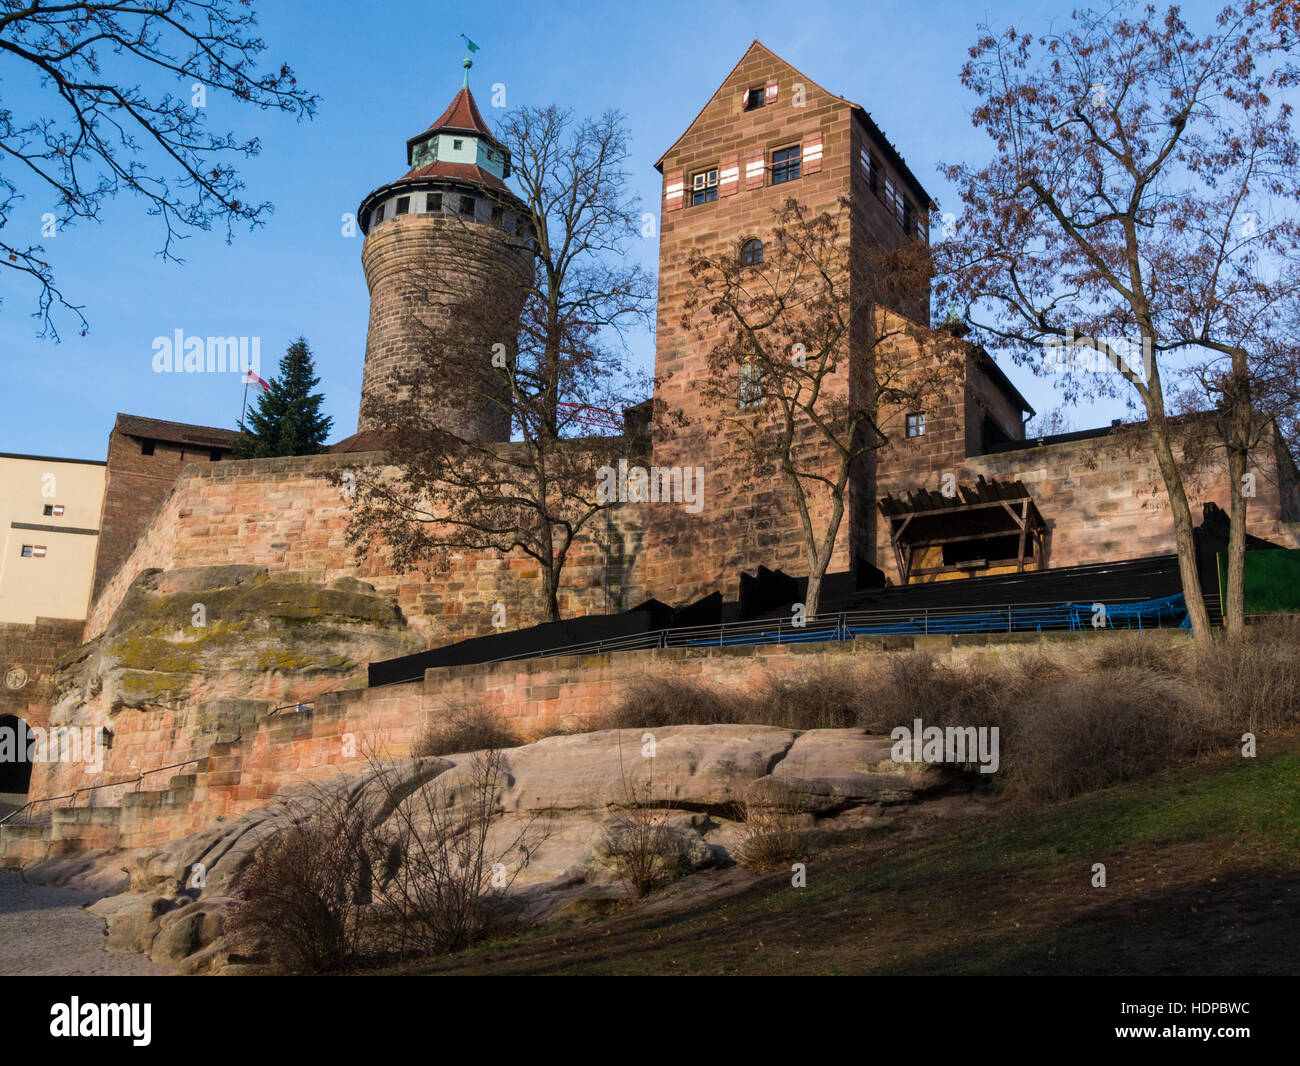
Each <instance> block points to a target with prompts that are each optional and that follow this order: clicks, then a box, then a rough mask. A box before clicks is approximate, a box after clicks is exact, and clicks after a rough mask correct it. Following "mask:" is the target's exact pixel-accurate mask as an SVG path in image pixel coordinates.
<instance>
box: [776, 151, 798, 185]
mask: <svg viewBox="0 0 1300 1066" xmlns="http://www.w3.org/2000/svg"><path fill="white" fill-rule="evenodd" d="M798 176H799V146H798V145H795V146H794V147H792V148H778V149H777V150H776V151H775V152H773V153H772V184H773V185H781V184H783V183H785V182H787V181H794V179H795V178H797V177H798Z"/></svg>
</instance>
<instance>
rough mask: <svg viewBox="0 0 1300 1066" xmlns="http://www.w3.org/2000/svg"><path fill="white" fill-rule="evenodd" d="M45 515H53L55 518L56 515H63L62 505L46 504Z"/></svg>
mask: <svg viewBox="0 0 1300 1066" xmlns="http://www.w3.org/2000/svg"><path fill="white" fill-rule="evenodd" d="M45 513H46V514H48V515H54V516H56V517H57V516H58V515H61V514H63V504H61V503H47V504H46V505H45Z"/></svg>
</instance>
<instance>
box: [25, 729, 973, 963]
mask: <svg viewBox="0 0 1300 1066" xmlns="http://www.w3.org/2000/svg"><path fill="white" fill-rule="evenodd" d="M647 743H649V744H651V747H649V748H647ZM890 747H891V742H890V740H889V738H888V737H886V736H880V735H872V734H869V733H866V732H865V731H863V730H861V729H818V730H810V731H807V732H802V733H800V732H795V731H792V730H788V729H778V728H775V727H770V726H740V725H710V726H670V727H665V728H661V729H656V730H653V731H652V732H651V731H643V730H605V731H601V732H596V733H584V734H577V735H572V736H555V737H548V738H546V739H544V740H540V741H537V742H536V743H533V744H528V745H524V746H522V747H518V748H512V749H508V750H507V751H505V752H504V753H503V760H504V761H503V763H502V768H501V773H500V777H499V780H498V783H497V785H496V787H495V788H494V791H493V798H492V801H491V809H492V812H493V813H492V824H491V829H490V831H489V833H488V837H487V844H486V848H485V853H486V854H487V856H488V858H489V861H495V860H496V859H497V858H499V859H500V860H501V861H502V862H504V863H505V864H506V865H507V866H508V867H510V868H511V869H512V871H513V881H512V883H511V885H510V889H509V893H508V894H509V896H511V897H513V902H514V903H515V905H516V908H517V914H518V916H519V917H520V918H522V919H523V920H525V921H526V922H529V923H532V922H541V921H552V920H555V919H557V918H562V917H564V916H565V915H566V914H574V913H582V912H584V911H587V910H589V909H590V908H591V907H592V906H601V905H604V904H608V903H609V902H610V901H613V900H617V899H619V898H621V897H623V896H625V895H626V894H627V891H628V890H627V888H626V887H625V885H624V884H623V882H622V881H621V880H620V878H619V876H618V872H617V869H616V867H615V863H614V862H613V861H612V860H611V855H610V851H611V847H616V846H617V841H618V839H619V834H620V833H626V832H628V829H627V819H628V813H627V812H628V811H629V810H630V809H638V808H640V809H645V808H652V809H653V810H655V811H656V812H658V813H657V814H656V815H655V817H658V818H661V819H662V823H663V825H664V826H665V830H666V832H668V833H669V834H671V835H672V837H673V838H674V839H675V840H676V842H677V852H678V854H679V855H680V862H681V863H682V872H689V871H704V870H716V869H719V868H723V869H727V868H733V867H734V864H735V860H736V856H737V854H738V851H739V849H740V847H741V846H742V845H743V843H744V841H745V838H746V829H745V823H744V821H743V817H744V815H743V810H742V807H741V806H739V805H741V804H744V803H746V802H748V803H750V804H763V803H766V804H768V805H769V806H770V807H773V808H777V809H779V810H781V811H782V812H784V816H785V817H786V818H789V819H793V821H794V823H795V824H797V827H798V832H800V833H802V834H808V835H810V836H812V837H815V838H819V839H822V840H824V841H827V842H829V841H831V840H833V839H835V838H836V837H837V836H838V835H840V834H843V833H858V834H860V833H861V831H863V830H864V829H865V830H870V829H876V828H879V829H893V828H899V827H900V823H901V824H903V825H905V824H906V821H907V820H908V819H912V818H916V817H917V816H918V814H919V812H926V816H927V817H928V816H929V815H930V814H937V813H940V811H942V812H943V816H944V817H952V816H957V817H966V816H972V815H979V814H981V813H983V804H982V803H981V802H980V801H979V799H978V798H977V797H973V796H963V795H960V794H958V795H954V794H953V792H952V786H953V779H952V777H951V775H948V774H945V773H943V772H942V771H940V770H938V769H937V768H934V767H924V766H916V765H908V764H899V763H895V762H893V761H892V759H891V758H890ZM647 752H652V753H653V754H652V755H648V754H647ZM480 773H481V766H480V765H479V764H478V763H477V762H476V760H475V758H474V757H473V756H472V755H470V754H460V755H448V756H446V757H429V758H423V759H407V760H399V761H395V762H391V763H385V764H382V765H377V766H373V767H371V768H370V769H369V770H367V771H366V772H365V773H362V774H358V775H354V776H350V777H347V778H343V777H340V778H338V779H335V780H334V781H332V782H329V783H327V784H316V785H311V786H298V787H295V788H294V789H291V790H286V792H285V793H283V794H282V795H281V796H280V797H277V800H276V801H275V802H273V803H272V804H271V805H270V806H269V807H268V808H263V809H259V810H256V811H252V812H250V813H248V814H246V815H244V816H242V817H240V818H234V819H218V820H217V821H216V822H214V823H213V824H212V825H210V826H209V827H207V828H206V829H204V830H202V831H201V832H198V833H194V834H191V835H189V836H186V837H183V838H180V839H178V840H175V841H172V842H170V843H169V844H167V845H166V846H164V847H162V848H158V849H155V850H148V851H145V850H141V851H133V852H132V851H128V852H123V851H116V852H110V853H100V854H81V855H76V856H69V857H64V858H61V859H55V860H51V861H49V862H46V863H43V864H41V865H40V866H37V867H35V868H31V869H29V870H28V871H27V877H28V879H29V880H41V881H44V882H45V883H50V884H61V885H64V886H68V887H76V888H79V889H83V890H87V891H89V890H97V891H98V892H99V894H100V895H104V893H106V892H107V893H113V894H110V895H104V898H102V899H100V900H99V902H97V903H95V904H94V906H93V908H92V913H93V914H94V915H96V916H98V917H99V918H102V919H103V920H104V921H106V922H107V923H108V938H107V944H108V947H109V949H110V950H115V951H125V952H137V953H140V954H142V955H147V956H149V957H150V958H151V959H153V960H154V961H155V962H162V963H169V964H175V966H176V969H177V972H179V973H188V974H193V973H224V974H234V973H248V972H258V969H259V967H258V966H257V964H256V963H255V962H252V961H248V960H245V959H244V958H242V957H240V956H239V955H238V954H236V953H235V952H234V951H233V950H232V947H231V945H228V944H227V943H226V938H225V937H224V920H225V915H226V913H227V912H228V910H229V908H230V906H231V903H232V898H231V897H232V891H233V885H234V882H235V879H236V878H237V876H238V875H239V873H240V871H241V870H242V869H243V868H244V867H245V866H246V865H247V863H248V861H249V860H250V859H251V858H252V856H253V855H254V853H255V851H256V849H257V847H258V845H259V844H260V843H261V842H262V841H264V840H266V839H267V838H268V837H269V836H271V835H273V834H274V833H276V832H279V831H281V830H282V829H284V828H285V827H286V826H287V825H289V824H291V823H292V822H293V821H294V820H297V819H300V818H301V817H302V815H303V811H304V810H307V809H310V808H311V807H312V806H313V805H315V806H317V807H319V806H321V805H322V804H331V803H333V802H334V799H337V798H340V797H341V798H342V800H343V802H344V803H346V804H351V805H359V806H360V807H364V809H366V810H367V811H370V812H372V820H375V821H376V822H377V824H380V825H385V824H389V823H393V822H396V821H397V820H399V816H398V815H396V814H395V813H394V806H395V804H402V803H406V804H408V805H410V806H409V807H408V809H410V810H411V817H412V819H413V824H416V825H417V826H420V827H422V828H423V827H425V826H428V825H429V824H431V823H436V822H438V821H439V819H442V818H444V817H460V816H462V815H460V813H459V812H461V811H464V810H465V809H467V806H468V805H472V803H473V802H474V799H473V796H474V788H475V785H474V780H475V778H476V775H478V774H480ZM331 797H333V799H331ZM453 810H454V811H455V812H457V814H456V815H454V816H453V815H448V814H447V813H446V812H451V811H453ZM521 840H523V841H525V842H526V847H527V851H528V861H527V863H526V864H523V865H522V869H519V868H518V867H519V866H520V865H521V864H520V863H519V861H518V856H519V854H520V851H519V849H518V847H517V844H518V842H519V841H521ZM611 841H613V843H611ZM512 849H514V850H512ZM200 866H201V868H202V870H203V884H202V886H201V887H196V886H195V884H194V882H193V878H192V876H191V871H193V870H194V869H195V868H196V867H200ZM687 880H691V878H689V877H688V878H687Z"/></svg>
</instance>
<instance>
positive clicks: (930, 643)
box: [0, 631, 1187, 866]
mask: <svg viewBox="0 0 1300 1066" xmlns="http://www.w3.org/2000/svg"><path fill="white" fill-rule="evenodd" d="M1111 636H1112V634H1110V633H1108V632H1105V631H1102V632H1099V633H1045V634H1032V633H1025V634H1016V635H1014V636H1011V635H998V634H977V635H968V636H929V637H926V636H904V637H887V638H885V637H882V638H872V639H860V640H856V641H851V642H845V643H827V644H795V645H775V646H773V645H769V646H762V647H736V648H704V649H688V648H669V649H655V650H647V651H635V652H618V653H605V654H600V655H584V656H569V657H562V658H553V659H532V660H527V661H524V662H507V663H490V664H481V665H475V666H460V667H446V668H441V669H436V670H429V671H428V672H427V673H426V674H425V678H424V680H423V681H417V682H411V683H409V684H403V685H392V686H388V687H384V688H371V689H350V690H345V691H338V692H329V693H325V694H322V695H321V696H319V697H317V699H316V702H315V707H314V709H312V710H311V711H306V712H299V713H289V714H278V715H263V716H261V717H260V718H258V719H257V720H256V722H254V723H246V727H245V728H244V729H243V731H242V735H241V736H240V737H239V739H237V740H235V739H233V738H232V737H229V736H227V737H222V736H215V737H214V738H213V739H214V741H215V742H213V743H211V744H210V746H207V747H205V748H204V749H203V751H202V752H197V753H195V752H191V754H190V755H189V757H191V758H192V757H194V756H195V754H197V755H200V756H201V758H200V761H198V762H197V763H196V764H194V765H190V766H185V767H182V768H180V769H179V770H177V771H176V772H175V773H173V774H162V775H156V776H155V775H150V777H149V778H146V783H145V785H144V786H143V788H142V789H141V790H140V791H138V792H136V791H134V782H133V781H132V783H131V784H129V785H128V786H126V787H125V788H123V789H121V790H120V791H119V792H117V793H116V794H114V793H113V792H111V791H109V790H105V791H103V792H102V793H101V795H100V796H99V797H98V798H97V799H96V801H95V803H96V804H97V806H98V808H99V809H95V808H94V807H91V806H88V805H86V804H85V801H84V800H83V801H81V805H80V807H79V808H77V809H72V810H63V811H56V812H55V818H54V824H53V825H51V826H34V827H30V828H21V827H20V828H17V829H14V828H6V829H4V830H3V831H0V865H5V866H13V865H20V864H22V863H24V862H29V861H32V860H34V859H38V858H43V857H44V856H45V855H46V854H51V853H57V852H59V851H61V850H75V849H76V848H87V847H113V846H121V847H153V846H157V845H159V844H162V843H164V842H165V841H167V840H171V839H174V838H175V837H177V836H180V835H182V834H184V833H187V832H191V831H193V830H196V829H199V828H202V827H203V826H204V825H206V824H208V823H209V822H210V821H212V820H213V819H214V818H217V817H220V816H237V815H239V814H242V813H244V812H246V811H249V810H251V809H253V808H255V807H259V806H265V805H266V804H267V803H268V801H270V800H271V798H272V797H273V796H275V795H276V794H277V793H278V792H280V791H281V790H282V789H284V788H286V787H289V786H292V785H302V784H304V783H307V782H311V781H320V780H324V779H326V778H330V777H334V776H335V775H337V774H339V773H348V772H355V771H358V770H361V769H363V768H364V767H365V764H366V758H367V752H374V753H377V754H379V755H381V756H382V757H391V758H404V757H408V756H409V755H410V754H411V750H412V747H413V745H415V744H416V743H417V742H418V741H419V740H420V739H421V737H422V736H423V735H424V733H425V732H426V731H427V730H428V729H429V727H430V726H431V725H433V724H434V723H436V722H437V721H438V720H440V719H441V718H443V717H444V716H445V715H446V714H447V711H448V709H449V708H450V707H452V706H455V705H457V704H463V703H466V702H469V701H477V700H479V699H482V700H483V701H484V702H485V703H486V705H487V706H489V707H491V708H493V709H495V710H496V712H497V713H498V714H499V715H500V716H501V718H502V719H503V720H504V721H506V722H507V723H508V724H509V725H510V726H511V727H512V728H513V729H514V731H515V732H516V733H518V734H519V735H520V736H521V738H522V739H525V740H528V739H532V738H535V737H537V736H539V735H544V734H547V733H550V732H554V731H556V730H557V729H581V728H583V727H584V726H589V725H591V724H593V723H594V722H595V719H596V716H597V715H598V714H599V713H600V712H601V711H604V710H608V709H609V708H611V707H613V706H615V705H616V704H617V702H618V701H619V700H620V699H622V698H624V697H625V696H628V695H629V694H633V693H635V692H636V690H637V688H638V686H640V685H642V684H644V683H645V682H646V681H647V680H649V679H653V678H664V679H681V678H688V679H691V680H695V681H699V682H702V683H705V684H709V685H717V686H721V687H725V688H727V689H730V690H732V691H735V692H738V693H743V692H745V691H756V690H758V689H759V688H760V687H761V686H762V685H763V684H764V682H765V681H766V680H767V679H768V678H770V677H780V676H789V675H792V674H797V673H799V672H802V671H807V670H811V669H818V670H820V669H827V668H830V669H834V668H836V667H856V668H858V669H861V670H863V671H865V672H867V673H870V672H871V671H874V670H877V669H883V668H884V666H885V663H886V662H887V659H888V655H889V654H890V653H891V652H894V651H898V650H907V649H915V650H919V651H926V652H929V653H931V654H933V655H935V656H936V657H938V658H940V659H944V660H947V661H966V660H970V659H979V658H998V657H1001V656H1005V655H1012V654H1021V653H1023V652H1025V651H1027V650H1030V649H1032V648H1033V647H1042V646H1058V647H1065V648H1068V647H1070V646H1071V645H1072V644H1073V645H1077V644H1079V643H1081V642H1084V643H1086V642H1092V641H1097V640H1106V639H1110V637H1111ZM1147 639H1151V640H1160V641H1169V642H1174V643H1178V642H1185V641H1186V640H1187V637H1186V635H1185V634H1184V633H1182V632H1179V631H1168V632H1151V633H1148V634H1147ZM240 713H241V711H240V709H239V708H231V714H232V715H234V716H235V717H236V718H238V716H239V714H240ZM908 713H910V712H908ZM191 727H192V723H190V724H189V726H187V725H185V724H184V723H181V722H180V719H179V718H172V719H165V720H164V719H158V718H157V717H156V716H153V715H135V716H132V717H126V716H119V721H118V725H117V734H116V736H115V738H114V745H113V749H112V751H111V752H110V759H109V762H108V763H107V764H106V766H105V768H104V771H103V772H102V774H101V775H100V776H98V778H96V779H93V780H92V779H90V778H88V779H87V783H88V784H102V783H104V782H105V781H112V780H117V779H118V778H122V777H127V778H130V777H132V775H133V774H134V773H138V772H139V771H140V770H145V769H151V768H155V767H158V766H162V765H166V762H165V761H164V760H166V761H177V762H180V761H183V759H181V758H177V756H181V755H184V754H185V752H184V751H183V750H181V749H178V748H175V747H171V748H168V747H166V745H167V744H168V743H170V741H169V740H168V739H167V738H168V737H170V736H175V735H179V733H183V732H186V731H187V730H188V729H189V728H191ZM146 760H151V761H149V762H148V764H147V765H146V764H145V761H146ZM128 762H129V763H130V765H128ZM137 762H138V763H139V764H138V765H137ZM160 777H161V778H165V779H166V780H159V778H160Z"/></svg>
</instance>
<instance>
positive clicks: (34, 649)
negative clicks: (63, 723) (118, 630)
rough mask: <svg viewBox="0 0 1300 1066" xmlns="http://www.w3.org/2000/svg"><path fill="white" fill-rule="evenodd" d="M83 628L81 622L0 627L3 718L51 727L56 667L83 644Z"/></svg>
mask: <svg viewBox="0 0 1300 1066" xmlns="http://www.w3.org/2000/svg"><path fill="white" fill-rule="evenodd" d="M82 625H83V623H82V621H81V619H79V618H38V619H36V622H35V624H33V625H23V624H21V623H17V622H4V623H0V716H4V715H14V716H16V717H18V718H21V719H23V720H24V721H25V722H26V723H27V724H28V725H32V726H42V727H43V726H45V725H47V724H48V723H49V719H50V702H51V695H52V692H53V680H54V667H55V664H57V663H58V661H59V659H60V657H62V656H63V655H66V654H67V653H68V652H70V651H72V649H74V648H75V647H76V646H77V645H78V644H79V643H81V628H82Z"/></svg>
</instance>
